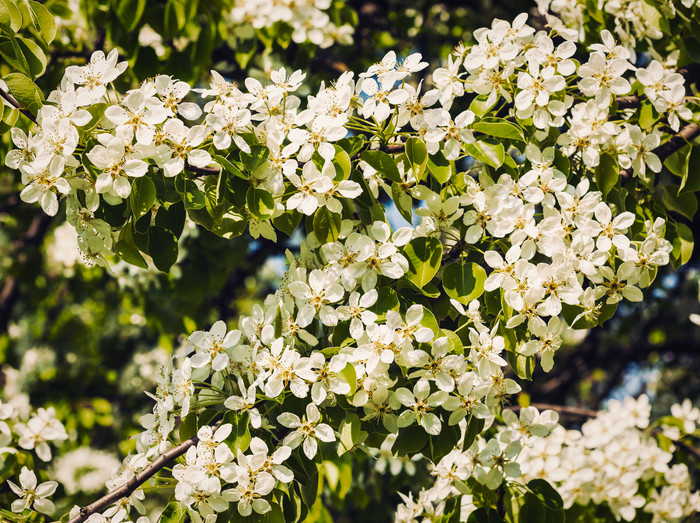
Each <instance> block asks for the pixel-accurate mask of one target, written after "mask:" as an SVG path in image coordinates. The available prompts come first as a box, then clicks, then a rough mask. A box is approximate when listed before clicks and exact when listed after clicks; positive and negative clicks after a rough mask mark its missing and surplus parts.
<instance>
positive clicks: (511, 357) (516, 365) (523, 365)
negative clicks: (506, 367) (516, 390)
mask: <svg viewBox="0 0 700 523" xmlns="http://www.w3.org/2000/svg"><path fill="white" fill-rule="evenodd" d="M507 354H508V363H509V364H510V366H511V368H512V369H513V370H514V371H515V374H516V375H517V376H518V377H519V378H522V379H524V380H528V381H529V380H531V379H532V373H533V372H534V370H535V356H523V355H522V354H517V353H515V352H511V351H508V352H507Z"/></svg>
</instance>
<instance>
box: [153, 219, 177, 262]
mask: <svg viewBox="0 0 700 523" xmlns="http://www.w3.org/2000/svg"><path fill="white" fill-rule="evenodd" d="M177 251H178V249H177V238H175V235H174V234H173V233H172V232H170V231H169V230H167V229H163V228H162V227H151V228H150V229H149V230H148V254H149V256H150V257H151V258H153V263H155V265H156V267H157V268H158V270H160V271H162V272H165V273H168V272H169V271H170V267H172V266H173V264H174V263H175V262H176V261H177Z"/></svg>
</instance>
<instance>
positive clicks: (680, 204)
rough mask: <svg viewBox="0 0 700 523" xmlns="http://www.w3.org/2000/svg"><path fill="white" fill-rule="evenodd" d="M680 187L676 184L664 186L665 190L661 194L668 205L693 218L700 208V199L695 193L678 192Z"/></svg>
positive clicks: (671, 208)
mask: <svg viewBox="0 0 700 523" xmlns="http://www.w3.org/2000/svg"><path fill="white" fill-rule="evenodd" d="M677 190H678V187H676V186H675V185H667V186H666V187H664V192H663V193H662V195H661V199H662V200H663V202H664V204H665V205H666V207H668V208H669V209H670V210H672V211H676V212H678V213H681V214H682V215H683V216H686V217H687V218H688V219H690V220H692V219H693V216H695V213H696V212H697V210H698V200H697V198H696V197H695V194H694V193H683V194H681V195H679V194H677Z"/></svg>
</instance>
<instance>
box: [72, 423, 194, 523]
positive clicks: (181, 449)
mask: <svg viewBox="0 0 700 523" xmlns="http://www.w3.org/2000/svg"><path fill="white" fill-rule="evenodd" d="M198 441H199V438H198V437H197V435H196V434H195V435H194V436H192V437H191V438H190V439H188V440H185V441H183V442H182V443H180V444H179V445H177V446H175V447H173V448H171V449H170V450H168V451H167V452H164V453H163V454H161V455H160V456H158V457H157V458H156V459H155V460H153V462H152V463H151V464H150V465H148V466H147V467H146V468H145V469H143V470H142V471H141V472H139V473H138V474H136V475H135V476H134V477H133V478H131V479H130V480H129V481H127V482H126V483H125V484H124V485H122V486H121V487H119V488H118V489H115V490H113V491H112V492H110V493H109V494H107V495H105V496H102V497H101V498H100V499H98V500H97V501H94V502H93V503H90V504H89V505H88V506H87V507H83V508H81V509H80V512H79V513H78V515H77V516H75V517H74V518H71V519H70V520H68V523H82V522H83V521H85V520H86V519H87V518H88V517H89V516H90V515H91V514H95V513H96V512H100V511H102V510H103V509H105V508H107V507H108V506H110V505H111V504H112V503H114V502H116V501H118V500H120V499H121V498H125V497H127V496H130V495H131V493H132V492H134V491H135V490H136V489H137V488H139V487H140V486H141V485H142V484H144V483H145V482H146V481H148V479H149V478H150V477H151V476H153V475H154V474H155V473H156V472H158V471H159V470H160V469H162V468H163V467H165V465H167V464H168V463H169V462H171V461H172V460H174V459H176V458H178V457H180V456H182V455H183V454H184V453H185V452H187V449H189V448H190V447H192V446H193V445H196V444H197V442H198Z"/></svg>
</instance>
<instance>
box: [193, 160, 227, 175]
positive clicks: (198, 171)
mask: <svg viewBox="0 0 700 523" xmlns="http://www.w3.org/2000/svg"><path fill="white" fill-rule="evenodd" d="M185 170H187V171H190V172H192V173H194V174H195V175H196V176H195V178H196V177H198V176H209V175H213V176H218V175H219V173H220V172H221V169H217V168H216V167H195V166H194V165H192V164H191V163H190V162H185Z"/></svg>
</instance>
